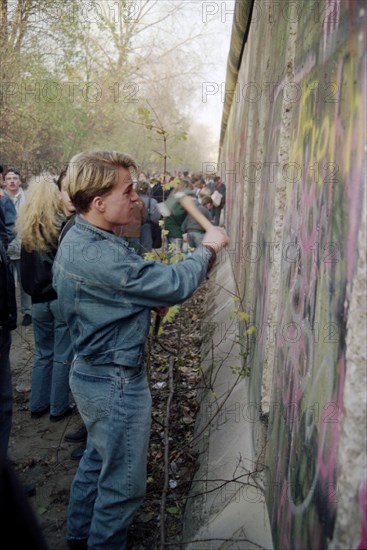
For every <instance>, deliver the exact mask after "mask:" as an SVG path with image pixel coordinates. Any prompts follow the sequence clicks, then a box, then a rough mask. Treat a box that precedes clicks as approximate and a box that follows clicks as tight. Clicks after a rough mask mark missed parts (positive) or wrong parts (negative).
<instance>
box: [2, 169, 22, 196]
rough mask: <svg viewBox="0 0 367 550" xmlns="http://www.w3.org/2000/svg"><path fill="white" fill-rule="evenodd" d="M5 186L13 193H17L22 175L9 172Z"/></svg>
mask: <svg viewBox="0 0 367 550" xmlns="http://www.w3.org/2000/svg"><path fill="white" fill-rule="evenodd" d="M4 182H5V188H6V190H7V191H8V192H9V193H10V194H11V195H16V194H17V193H18V191H19V187H20V184H21V181H20V177H19V176H18V174H15V172H8V173H7V174H6V176H5V179H4Z"/></svg>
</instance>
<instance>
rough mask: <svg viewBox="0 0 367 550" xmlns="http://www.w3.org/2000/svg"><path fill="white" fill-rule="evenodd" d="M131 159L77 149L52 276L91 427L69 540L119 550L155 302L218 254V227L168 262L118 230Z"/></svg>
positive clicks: (131, 508)
mask: <svg viewBox="0 0 367 550" xmlns="http://www.w3.org/2000/svg"><path fill="white" fill-rule="evenodd" d="M135 171H136V165H135V162H134V161H133V159H132V158H131V157H130V156H128V155H125V154H123V153H116V152H106V151H97V152H93V153H80V154H78V155H76V156H75V157H74V158H73V159H72V160H71V161H70V164H69V168H68V171H67V174H66V185H67V188H68V192H69V195H70V198H71V200H72V202H73V204H74V205H75V208H76V211H77V213H78V215H77V216H76V222H75V225H74V227H72V228H71V229H70V231H69V232H68V233H67V235H66V236H65V238H64V239H63V241H62V242H61V244H60V247H59V249H58V253H57V256H56V259H55V262H54V267H53V271H54V278H53V284H54V287H55V289H56V292H57V294H58V296H59V297H60V300H59V301H60V310H61V314H62V317H63V318H64V320H65V321H66V322H67V324H68V325H69V329H70V331H71V336H72V340H73V342H74V351H75V357H74V361H73V365H72V368H71V372H70V387H71V390H72V392H73V395H74V398H75V401H76V404H77V407H78V410H79V412H80V414H81V416H82V418H83V421H84V423H85V425H86V427H87V430H88V442H87V447H86V450H85V452H84V455H83V457H82V459H81V461H80V464H79V468H78V470H77V472H76V475H75V478H74V480H73V483H72V486H71V493H70V502H69V510H68V527H67V539H68V543H69V546H70V548H84V549H86V548H88V549H89V550H92V549H93V550H102V549H103V550H105V549H106V548H108V550H124V549H125V548H126V545H127V530H128V526H129V524H130V523H131V521H132V519H133V516H134V514H135V512H136V510H137V508H138V507H139V505H140V504H141V502H142V500H143V498H144V495H145V488H146V461H147V450H148V440H149V432H150V418H151V397H150V391H149V386H148V382H147V377H146V372H145V367H144V347H145V341H146V338H147V336H148V332H149V327H150V311H151V309H155V308H161V307H168V306H172V305H174V304H177V303H181V302H183V301H184V300H186V299H187V298H189V297H190V296H191V295H192V293H193V292H194V291H195V290H196V288H197V287H198V286H199V285H200V283H201V281H202V280H203V278H204V277H205V276H206V274H207V272H208V269H209V267H211V265H212V264H213V262H214V261H215V257H216V252H218V251H219V250H220V249H221V248H223V247H225V246H226V245H227V244H228V242H229V241H228V237H227V235H226V234H225V232H224V230H223V229H220V228H217V227H216V228H213V229H212V230H210V231H209V232H207V233H206V235H205V237H204V239H203V243H202V246H200V247H198V249H197V250H196V251H195V252H194V253H193V254H192V255H191V256H189V257H188V258H187V259H186V260H184V261H182V262H179V263H177V264H174V265H167V264H161V263H159V262H155V261H152V260H151V261H144V260H143V259H142V258H141V257H140V256H138V255H136V254H135V253H134V252H133V251H132V250H131V249H130V248H129V247H128V245H127V243H126V242H125V241H124V240H123V239H121V238H120V237H117V236H116V235H115V232H116V231H117V230H118V228H119V226H121V225H123V224H126V223H129V221H130V218H131V215H132V209H133V204H134V202H136V201H137V200H138V195H137V194H136V192H135V191H134V188H133V185H132V181H131V175H132V173H134V172H135Z"/></svg>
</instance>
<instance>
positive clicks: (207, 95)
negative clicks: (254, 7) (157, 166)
mask: <svg viewBox="0 0 367 550" xmlns="http://www.w3.org/2000/svg"><path fill="white" fill-rule="evenodd" d="M233 9H234V0H227V1H201V0H196V1H195V2H194V6H193V9H192V17H193V20H194V22H195V23H197V26H198V27H201V29H202V31H203V32H204V33H208V35H207V37H206V39H205V45H206V48H207V56H208V58H207V59H208V64H207V65H206V67H204V70H203V73H204V75H203V76H204V78H203V80H202V82H201V94H200V95H201V103H200V108H199V109H198V113H197V115H198V119H199V120H200V121H202V122H203V123H205V124H206V125H207V126H209V127H210V129H211V130H212V132H213V135H214V137H215V139H217V140H219V136H220V125H221V120H222V110H223V97H222V91H223V89H224V83H225V80H226V72H227V58H228V52H229V47H230V39H231V32H232V22H233Z"/></svg>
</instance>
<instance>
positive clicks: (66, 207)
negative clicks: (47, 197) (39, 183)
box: [60, 178, 75, 217]
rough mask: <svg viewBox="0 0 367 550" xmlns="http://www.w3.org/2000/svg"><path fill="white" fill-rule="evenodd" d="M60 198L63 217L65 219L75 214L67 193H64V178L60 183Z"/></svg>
mask: <svg viewBox="0 0 367 550" xmlns="http://www.w3.org/2000/svg"><path fill="white" fill-rule="evenodd" d="M60 196H61V201H62V209H63V211H64V214H65V216H66V217H68V216H71V215H72V214H74V212H75V206H74V205H73V203H72V202H71V200H70V197H69V193H68V192H67V191H66V187H65V178H64V179H63V180H62V183H61V191H60Z"/></svg>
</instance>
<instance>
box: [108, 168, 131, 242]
mask: <svg viewBox="0 0 367 550" xmlns="http://www.w3.org/2000/svg"><path fill="white" fill-rule="evenodd" d="M138 198H139V197H138V195H137V193H136V191H135V190H134V187H133V182H132V180H131V175H130V172H129V171H128V170H127V169H126V168H119V170H118V177H117V183H116V185H115V186H114V188H113V190H112V191H111V192H110V193H109V194H108V195H104V196H103V197H101V200H102V201H103V204H104V212H103V217H104V222H105V227H104V228H105V229H108V230H110V231H113V230H114V229H115V228H116V227H117V226H119V225H125V224H127V223H129V222H130V221H131V217H132V215H133V208H134V203H135V202H136V201H137V200H138Z"/></svg>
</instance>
